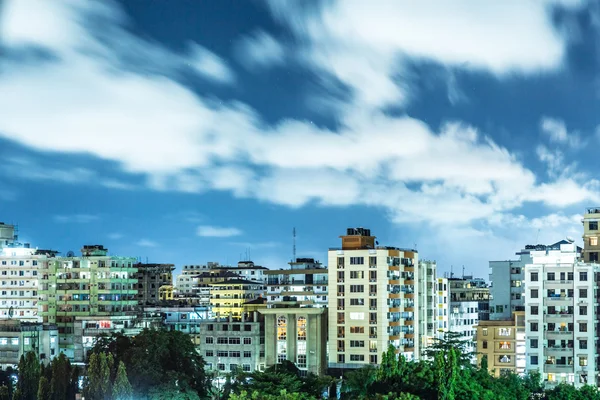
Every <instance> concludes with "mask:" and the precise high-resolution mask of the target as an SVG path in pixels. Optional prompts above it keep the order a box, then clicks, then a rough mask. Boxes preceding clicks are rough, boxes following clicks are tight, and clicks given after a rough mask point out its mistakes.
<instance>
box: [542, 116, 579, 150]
mask: <svg viewBox="0 0 600 400" xmlns="http://www.w3.org/2000/svg"><path fill="white" fill-rule="evenodd" d="M540 127H541V129H542V132H543V133H544V134H546V135H547V136H548V138H549V140H550V143H557V144H561V145H564V146H567V147H569V148H580V147H582V146H583V143H582V140H581V136H580V135H579V133H577V132H569V131H567V126H566V124H565V122H564V121H562V120H560V119H556V118H550V117H543V118H542V119H541V121H540Z"/></svg>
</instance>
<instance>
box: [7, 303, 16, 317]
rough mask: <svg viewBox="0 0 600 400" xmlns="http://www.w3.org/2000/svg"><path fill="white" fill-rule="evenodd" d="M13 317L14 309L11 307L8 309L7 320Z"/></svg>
mask: <svg viewBox="0 0 600 400" xmlns="http://www.w3.org/2000/svg"><path fill="white" fill-rule="evenodd" d="M13 315H15V309H14V308H13V307H12V306H11V307H10V308H9V309H8V318H12V317H13Z"/></svg>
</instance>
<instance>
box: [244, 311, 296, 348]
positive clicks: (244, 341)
mask: <svg viewBox="0 0 600 400" xmlns="http://www.w3.org/2000/svg"><path fill="white" fill-rule="evenodd" d="M296 324H297V328H298V340H306V317H298V321H297V322H296ZM248 339H250V338H248ZM245 341H246V339H244V344H246V343H245ZM248 344H250V343H248Z"/></svg>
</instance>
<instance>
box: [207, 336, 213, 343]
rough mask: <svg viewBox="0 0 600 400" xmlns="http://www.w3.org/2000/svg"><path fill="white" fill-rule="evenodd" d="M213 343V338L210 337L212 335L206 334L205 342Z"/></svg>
mask: <svg viewBox="0 0 600 400" xmlns="http://www.w3.org/2000/svg"><path fill="white" fill-rule="evenodd" d="M213 343H214V342H213V338H212V336H207V337H206V344H213Z"/></svg>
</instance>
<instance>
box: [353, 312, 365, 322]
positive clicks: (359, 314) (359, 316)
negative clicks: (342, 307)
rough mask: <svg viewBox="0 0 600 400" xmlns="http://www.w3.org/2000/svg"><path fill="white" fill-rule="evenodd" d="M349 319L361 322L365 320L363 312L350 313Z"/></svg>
mask: <svg viewBox="0 0 600 400" xmlns="http://www.w3.org/2000/svg"><path fill="white" fill-rule="evenodd" d="M350 319H352V320H359V321H362V320H363V319H365V313H363V312H351V313H350Z"/></svg>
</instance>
